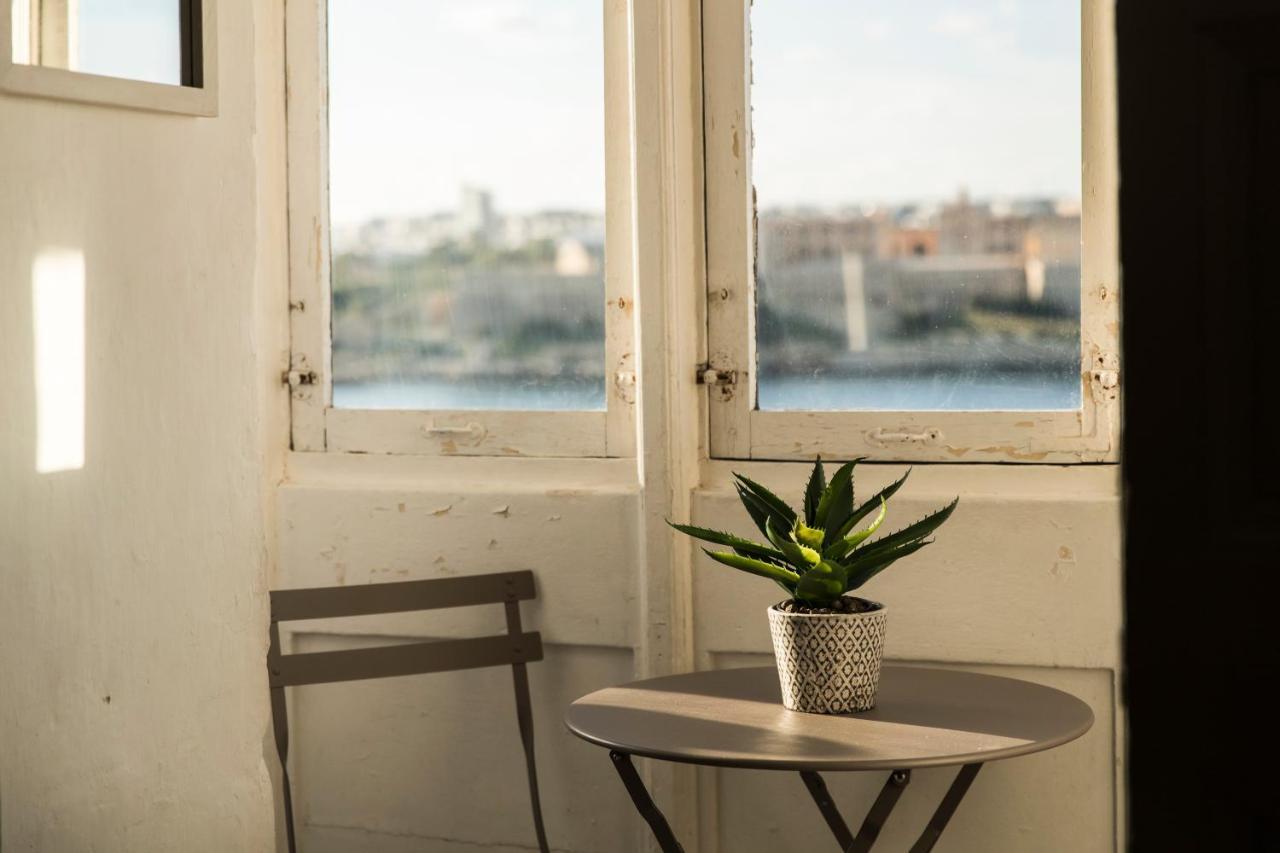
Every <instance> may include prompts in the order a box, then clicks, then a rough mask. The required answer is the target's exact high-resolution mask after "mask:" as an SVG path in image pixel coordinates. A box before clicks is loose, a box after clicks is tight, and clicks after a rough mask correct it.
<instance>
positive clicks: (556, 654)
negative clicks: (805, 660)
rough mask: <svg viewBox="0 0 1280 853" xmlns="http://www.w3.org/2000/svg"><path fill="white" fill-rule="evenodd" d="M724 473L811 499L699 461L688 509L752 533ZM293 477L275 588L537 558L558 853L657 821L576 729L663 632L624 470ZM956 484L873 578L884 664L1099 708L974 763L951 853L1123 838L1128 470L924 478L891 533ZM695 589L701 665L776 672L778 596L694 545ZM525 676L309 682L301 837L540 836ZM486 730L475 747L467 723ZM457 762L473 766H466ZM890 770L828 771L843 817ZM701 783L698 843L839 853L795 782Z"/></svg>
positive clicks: (499, 466)
mask: <svg viewBox="0 0 1280 853" xmlns="http://www.w3.org/2000/svg"><path fill="white" fill-rule="evenodd" d="M903 467H904V466H898V465H879V466H871V465H869V466H865V467H864V468H863V469H862V471H861V473H860V474H859V485H858V489H859V492H860V493H863V494H866V493H871V492H874V491H875V490H876V489H878V488H880V487H881V486H883V485H885V484H886V483H887V482H888V481H889V480H890V479H891V478H893V477H895V476H896V475H897V474H898V473H900V472H901V470H902V468H903ZM731 469H732V470H740V471H743V472H745V473H748V474H749V475H750V476H752V477H754V478H758V479H760V480H762V481H763V482H766V483H770V484H774V485H777V487H778V488H779V489H780V490H781V491H783V492H784V493H786V494H789V495H794V494H799V493H800V491H801V490H802V488H803V484H804V479H805V475H806V474H807V466H804V465H798V464H789V463H725V462H711V463H705V464H704V465H703V478H702V479H703V484H702V486H701V487H700V488H698V489H697V490H696V491H695V492H694V496H693V498H694V499H693V515H694V518H695V519H696V520H697V521H698V523H701V524H705V525H708V526H712V527H717V528H727V529H733V530H737V531H740V532H742V533H744V534H750V533H752V530H751V529H750V524H749V522H747V521H746V519H745V517H744V515H743V513H742V510H741V507H740V506H739V504H738V502H737V499H736V498H735V497H734V496H733V492H732V490H731V487H730V481H729V471H730V470H731ZM288 471H289V473H288V477H287V481H286V484H285V485H284V487H283V488H282V489H281V491H280V519H281V525H280V539H281V541H280V561H281V566H280V572H281V584H282V585H287V586H309V585H327V584H358V583H368V582H377V581H381V580H399V579H406V578H429V577H448V576H451V575H456V574H466V573H473V572H480V571H491V570H500V569H506V568H530V569H533V570H534V571H535V573H536V574H537V576H538V583H539V590H540V593H539V594H540V599H539V601H538V602H536V603H534V604H530V605H526V607H525V616H526V620H525V622H526V625H528V626H529V629H530V630H540V631H542V632H543V635H544V637H545V638H546V640H547V643H548V651H547V659H546V660H545V661H543V662H542V663H540V664H536V665H534V666H533V667H531V672H532V694H533V699H534V705H535V710H534V716H535V719H536V721H537V726H538V750H539V763H540V765H541V767H542V769H543V784H544V791H545V798H544V802H545V807H546V817H547V828H548V833H549V836H550V838H551V840H552V843H553V846H555V847H556V848H557V849H564V850H569V851H579V853H616V851H624V850H636V849H643V848H642V847H641V846H640V839H641V838H643V837H644V836H643V825H642V824H641V823H640V821H639V820H638V818H637V817H636V815H635V813H634V810H633V809H632V808H631V806H630V802H629V800H628V799H627V796H626V793H625V791H624V790H623V788H622V786H621V785H620V784H619V783H618V780H617V777H616V774H615V773H614V771H613V769H612V767H611V766H610V765H609V762H608V759H607V757H606V755H605V753H604V751H603V750H600V749H598V748H595V747H590V746H587V745H585V744H583V743H582V742H580V741H576V740H575V739H574V738H572V737H570V736H569V735H568V734H566V733H565V731H564V730H563V728H562V727H561V725H560V719H561V717H562V715H563V713H564V708H565V706H566V705H567V703H568V702H569V701H571V700H572V699H573V698H575V697H576V696H579V695H582V694H583V693H585V692H588V691H590V690H593V689H595V688H597V687H600V686H602V685H604V684H609V683H617V682H619V681H623V680H626V679H627V678H629V677H630V673H631V671H632V669H633V667H632V663H633V662H634V661H636V660H637V656H636V655H635V654H634V653H633V646H634V645H635V644H637V643H638V642H639V640H640V634H641V632H643V631H645V630H652V627H651V626H646V625H644V624H643V623H641V621H640V620H639V619H638V618H637V616H636V613H637V609H638V608H637V601H636V594H637V586H638V583H639V579H640V577H641V575H642V566H640V565H639V561H638V558H637V555H638V554H639V553H640V550H639V536H641V535H642V531H641V530H640V528H639V525H638V524H636V523H635V521H634V519H635V518H636V516H637V510H638V504H637V502H638V500H639V496H638V488H637V486H636V485H635V480H634V477H635V473H634V465H633V463H631V462H629V461H625V460H617V461H610V462H601V461H588V460H578V461H573V460H569V461H550V460H540V461H539V460H476V459H440V460H424V459H416V460H397V459H394V458H392V457H378V456H373V455H370V456H347V457H338V458H327V459H326V458H324V457H323V456H322V455H320V454H293V455H291V456H290V459H289V465H288ZM956 494H960V495H961V497H962V500H961V508H960V510H959V511H957V513H956V515H955V517H954V518H953V520H952V521H951V522H950V523H949V524H948V525H947V526H946V527H945V528H944V529H943V531H941V532H940V533H939V535H938V541H937V544H936V545H935V546H933V547H932V548H931V549H930V550H929V551H927V552H925V553H924V554H922V555H920V556H919V557H918V558H915V559H913V560H911V561H908V562H904V563H903V564H902V565H901V567H898V568H895V569H894V570H893V571H892V572H888V573H886V574H885V575H883V576H882V577H881V578H878V579H877V580H876V582H875V585H874V589H871V588H869V589H868V591H867V592H868V594H869V595H872V596H873V597H876V598H879V599H880V600H883V601H885V602H887V603H888V604H889V606H890V607H891V608H892V610H891V615H890V627H889V638H888V655H889V656H890V657H891V658H893V659H894V660H897V661H905V662H914V663H925V664H930V665H943V666H952V667H960V668H964V669H971V670H978V671H985V672H992V673H995V674H1002V675H1009V676H1013V677H1019V678H1026V679H1029V680H1032V681H1037V682H1041V683H1044V684H1049V685H1052V686H1055V687H1060V688H1062V689H1065V690H1068V691H1070V692H1072V693H1074V694H1075V695H1077V696H1079V697H1080V698H1081V699H1083V700H1084V701H1086V702H1088V703H1089V704H1090V706H1091V707H1092V708H1093V710H1094V714H1095V718H1096V724H1095V727H1094V729H1093V730H1092V731H1091V732H1089V734H1088V735H1087V736H1086V737H1084V738H1081V739H1080V740H1078V741H1076V742H1074V743H1072V744H1069V745H1067V746H1064V747H1062V748H1060V749H1057V750H1054V751H1052V752H1050V753H1046V754H1044V755H1041V756H1033V757H1028V758H1022V759H1015V760H1010V761H1007V762H1000V763H998V764H995V765H992V766H991V767H989V768H987V769H984V770H983V772H982V774H981V775H980V776H979V778H978V780H977V782H976V783H975V785H974V788H973V790H972V792H971V793H970V795H969V797H968V798H967V799H966V801H965V803H964V805H963V807H962V808H961V810H960V812H959V813H958V815H957V818H956V821H955V823H954V825H953V827H952V828H951V829H949V830H948V835H949V836H950V837H949V838H948V839H947V840H946V841H944V842H943V845H940V849H941V847H942V846H945V847H946V849H947V850H952V851H973V853H979V851H981V853H987V851H1010V853H1013V851H1018V853H1021V851H1025V850H1053V851H1073V853H1074V851H1090V852H1091V853H1105V851H1113V850H1117V849H1120V848H1119V846H1118V844H1117V837H1118V832H1119V831H1120V825H1121V822H1122V820H1123V810H1122V809H1121V808H1119V806H1118V796H1117V778H1118V773H1119V772H1120V761H1121V759H1122V756H1123V745H1122V736H1121V731H1122V716H1121V711H1120V709H1119V707H1118V706H1117V694H1116V690H1115V672H1116V671H1117V668H1118V665H1119V661H1120V624H1121V608H1120V552H1119V542H1120V516H1119V498H1118V482H1117V477H1116V469H1115V468H1114V467H1113V466H1076V467H1052V466H1013V465H1005V466H996V465H982V466H954V465H945V466H939V465H932V466H917V467H916V469H915V472H914V473H913V474H912V478H911V480H910V482H909V488H907V489H905V490H904V491H903V492H902V493H901V494H900V496H899V498H898V499H896V500H895V502H894V505H893V507H894V508H893V517H894V519H896V521H895V522H893V523H894V524H895V525H897V524H901V523H905V522H906V521H908V520H914V519H915V518H917V517H919V516H921V515H923V514H925V513H926V512H927V511H929V510H930V509H931V508H933V507H935V506H938V505H940V504H942V503H944V502H945V501H947V500H949V499H950V498H951V497H952V496H954V495H956ZM744 524H745V526H744ZM692 596H693V632H694V638H693V639H694V657H695V665H696V666H698V667H726V666H750V665H760V664H762V663H763V664H768V663H769V662H770V660H771V657H770V641H769V636H768V626H767V622H766V619H765V615H764V611H765V608H766V607H767V606H768V605H769V604H770V603H772V602H773V601H776V600H777V597H778V596H777V591H776V589H774V588H773V587H772V586H771V585H769V584H768V583H764V582H756V581H754V580H753V579H750V578H744V577H742V576H740V575H737V574H735V573H733V572H731V571H729V570H727V569H724V568H723V567H720V566H718V565H715V564H714V563H711V562H710V561H709V560H706V559H704V558H702V557H699V558H698V559H697V560H696V562H695V565H694V575H693V588H692ZM495 610H496V608H495ZM501 630H502V622H501V614H500V612H494V613H491V614H487V615H485V614H480V613H473V614H468V615H467V616H462V615H461V614H444V613H431V614H414V615H402V616H395V617H391V618H381V619H374V620H370V619H364V620H345V622H344V623H338V620H330V622H328V623H324V624H321V623H313V624H311V625H307V626H306V631H307V633H306V634H298V635H295V636H294V637H293V640H294V642H295V643H296V644H297V645H296V648H299V649H306V650H320V649H330V648H342V647H349V646H358V645H361V644H364V643H367V642H372V641H379V642H386V641H387V637H396V638H401V637H420V636H477V635H481V634H486V633H497V632H500V631H501ZM510 689H511V688H510V683H509V680H508V679H506V678H505V677H494V676H493V675H492V674H486V673H463V674H458V675H456V676H449V677H448V678H443V677H436V676H428V677H424V678H422V679H399V680H396V681H394V682H387V683H386V684H376V685H375V684H372V683H371V684H368V685H335V686H333V687H331V688H330V687H325V688H305V689H304V690H300V691H294V695H293V698H292V699H291V701H292V702H293V705H292V707H293V710H294V721H295V727H294V739H293V749H294V757H295V760H296V763H295V770H296V777H295V781H296V784H297V789H296V790H297V791H298V802H299V803H300V814H301V820H302V824H303V830H302V832H303V837H304V838H305V839H306V840H307V841H308V842H309V844H310V846H311V847H314V848H315V849H318V850H333V851H339V850H350V849H360V850H367V851H378V853H405V851H410V850H432V851H441V853H455V851H457V853H461V851H464V850H473V849H479V848H484V849H494V850H498V851H502V853H515V851H517V850H520V849H527V845H529V844H530V843H531V841H532V838H533V836H532V830H531V827H530V824H529V820H528V817H527V814H526V808H527V807H526V799H525V794H524V788H523V780H522V779H521V778H520V776H519V773H518V762H519V753H518V747H517V746H516V740H515V724H514V712H513V707H512V703H511V697H510ZM468 720H470V721H473V722H467V721H468ZM481 720H483V721H484V725H485V726H486V727H487V732H488V734H487V736H485V737H478V736H476V734H475V732H474V731H473V730H472V727H473V725H478V724H479V721H481ZM463 755H465V756H466V759H465V763H466V764H467V765H468V770H467V772H466V773H465V774H462V775H457V774H451V772H450V768H452V767H457V766H458V765H459V762H460V761H463V760H464V759H462V758H461V756H463ZM952 772H953V771H949V770H929V771H922V772H921V773H919V774H917V775H916V778H915V781H913V783H912V787H911V790H910V791H909V792H908V794H907V795H906V796H905V797H904V799H903V804H902V805H901V806H900V808H899V811H898V812H897V813H895V815H894V818H893V820H892V822H891V823H890V826H889V827H888V828H887V829H886V833H887V834H888V835H889V836H892V838H891V839H888V840H887V841H886V849H906V847H908V846H910V842H911V841H914V836H915V834H918V832H919V831H920V830H921V829H922V828H923V826H924V824H925V823H927V821H928V816H929V813H930V811H931V810H932V808H933V807H934V806H935V805H936V804H937V803H938V802H939V801H940V799H941V797H942V794H943V792H944V791H945V789H946V786H947V785H948V784H949V782H950V779H951V776H952ZM882 781H883V780H882V779H881V778H878V777H876V778H873V775H870V774H869V775H866V776H859V775H856V774H852V775H842V774H831V778H830V780H829V782H830V785H831V788H832V790H833V792H835V795H836V796H837V798H838V799H839V802H840V804H841V806H842V808H844V810H845V813H846V816H848V817H849V819H850V820H856V819H860V816H861V815H862V814H863V812H864V811H865V809H866V808H867V806H868V805H869V804H870V801H871V800H872V799H874V797H875V794H876V792H877V791H878V787H879V785H880V784H881V783H882ZM353 782H354V783H355V784H353ZM697 793H698V799H699V803H698V805H699V807H698V826H697V831H698V836H699V841H698V844H697V846H695V845H694V844H693V843H692V841H693V840H692V839H691V838H690V837H689V836H688V834H686V837H685V839H684V841H685V844H686V849H689V850H691V851H692V850H695V849H696V850H701V851H702V853H717V851H723V852H724V853H727V851H733V852H734V853H757V851H758V853H767V851H776V850H788V849H791V850H810V849H815V850H816V849H822V848H823V846H824V845H829V844H830V840H829V836H826V835H825V834H824V833H825V832H826V830H825V827H824V826H822V825H821V823H820V821H819V820H818V816H817V812H816V810H815V809H814V806H813V803H812V802H810V801H809V799H808V796H807V794H806V793H805V790H804V787H803V786H802V785H801V784H800V782H799V780H798V779H796V778H795V777H794V776H792V775H788V774H776V773H766V772H749V771H723V772H715V771H710V770H707V771H700V772H699V776H698V792H697Z"/></svg>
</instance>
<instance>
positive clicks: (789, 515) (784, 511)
mask: <svg viewBox="0 0 1280 853" xmlns="http://www.w3.org/2000/svg"><path fill="white" fill-rule="evenodd" d="M733 476H734V477H736V478H737V479H738V482H739V483H740V484H741V485H742V486H743V487H744V488H745V489H747V491H749V492H751V493H752V494H754V495H755V496H756V497H757V498H759V499H760V500H762V501H764V502H765V503H766V504H768V505H769V506H770V507H771V508H772V509H773V512H774V514H775V515H781V516H782V517H783V518H785V519H786V520H787V525H790V524H791V522H793V521H795V518H796V511H795V510H794V509H792V508H791V506H790V505H789V504H788V503H787V502H786V501H784V500H783V499H782V498H780V497H778V496H777V495H775V494H774V493H773V492H771V491H769V490H768V489H766V488H765V487H764V486H762V485H760V484H759V483H757V482H756V481H755V480H752V479H751V478H750V477H744V476H743V475H742V474H737V473H735V474H734V475H733Z"/></svg>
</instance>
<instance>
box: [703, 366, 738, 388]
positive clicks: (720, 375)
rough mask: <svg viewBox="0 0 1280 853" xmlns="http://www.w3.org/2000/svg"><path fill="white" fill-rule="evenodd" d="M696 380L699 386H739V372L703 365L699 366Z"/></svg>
mask: <svg viewBox="0 0 1280 853" xmlns="http://www.w3.org/2000/svg"><path fill="white" fill-rule="evenodd" d="M695 379H696V381H697V383H698V384H699V385H737V384H738V371H736V370H728V369H725V368H720V367H712V366H711V365H710V363H703V364H699V365H698V370H697V374H696V377H695Z"/></svg>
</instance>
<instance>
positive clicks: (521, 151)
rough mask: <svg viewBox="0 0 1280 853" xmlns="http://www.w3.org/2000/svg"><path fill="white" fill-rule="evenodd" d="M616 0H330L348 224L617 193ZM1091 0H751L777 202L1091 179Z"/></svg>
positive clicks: (338, 208) (1006, 192)
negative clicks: (1083, 136)
mask: <svg viewBox="0 0 1280 853" xmlns="http://www.w3.org/2000/svg"><path fill="white" fill-rule="evenodd" d="M601 9H602V2H601V0H486V2H484V3H478V2H475V0H431V2H424V0H376V2H373V1H372V0H330V13H329V14H330V74H331V79H330V159H331V162H332V164H333V168H332V174H331V181H330V192H331V206H332V211H333V217H334V222H335V223H337V224H344V223H351V222H358V221H362V220H364V219H366V218H369V217H371V216H375V215H411V214H416V213H423V212H429V211H434V210H441V209H446V208H452V207H453V206H454V205H455V204H456V199H457V197H458V191H459V188H460V186H461V185H462V184H466V183H469V184H475V185H478V186H483V187H486V188H489V189H491V190H493V192H494V194H495V201H496V203H497V205H498V207H499V208H500V209H503V210H526V211H527V210H536V209H541V208H548V207H571V208H579V209H594V210H599V209H601V208H602V207H603V181H604V178H603V175H604V165H603V133H604V131H603V103H602V91H603V86H604V83H603V70H602V37H601V32H602V28H603V23H602V17H601V16H602V12H601ZM1079 15H1080V12H1079V0H964V1H963V2H961V0H755V2H754V8H753V13H752V19H753V20H752V23H753V46H754V69H753V72H754V80H755V83H754V87H753V103H754V107H755V119H754V120H755V122H756V132H757V143H756V159H755V172H756V174H755V178H756V183H757V186H758V187H759V189H760V202H761V204H762V205H763V206H766V207H768V206H771V205H775V204H782V205H793V204H816V205H840V204H848V203H868V202H902V201H911V200H928V199H937V198H942V197H948V196H951V195H953V194H954V193H955V191H956V190H957V189H958V188H959V187H960V186H966V187H967V188H968V189H969V190H970V191H971V192H972V193H973V194H974V195H978V196H993V195H994V196H1015V195H1043V194H1047V195H1055V196H1067V197H1073V198H1074V197H1079V193H1080V178H1079V176H1080V128H1079V121H1080V82H1079V81H1080V30H1079Z"/></svg>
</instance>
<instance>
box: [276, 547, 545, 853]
mask: <svg viewBox="0 0 1280 853" xmlns="http://www.w3.org/2000/svg"><path fill="white" fill-rule="evenodd" d="M535 597H536V593H535V592H534V588H533V573H532V572H527V571H525V572H502V573H498V574H488V575H474V576H472V577H462V578H445V579H442V580H426V581H406V582H403V583H386V584H370V585H368V586H351V587H326V588H315V589H288V590H274V591H272V593H271V646H270V648H269V649H268V651H267V682H268V684H269V685H270V688H271V720H272V726H273V728H274V729H275V736H276V751H277V752H278V753H279V755H280V768H281V771H282V774H283V775H282V778H283V782H284V817H285V832H286V833H287V835H288V840H289V853H296V851H297V842H296V841H295V838H294V826H293V794H292V792H291V791H290V787H289V765H288V755H289V714H288V708H287V706H286V705H285V695H284V689H285V688H286V687H294V686H297V685H302V684H331V683H334V682H339V681H358V680H361V679H367V678H390V677H393V676H398V675H419V674H422V673H427V672H449V671H452V670H459V669H476V668H479V667H485V666H504V665H506V664H510V665H511V672H512V675H513V677H514V679H515V689H516V719H517V722H518V723H519V726H520V740H521V741H522V743H523V744H524V756H525V764H526V767H527V770H528V774H529V799H530V800H531V802H532V805H533V825H534V829H535V830H536V832H537V835H538V849H539V850H541V851H542V853H548V851H549V848H548V847H547V836H546V832H545V831H544V829H543V826H542V804H541V802H540V800H539V797H538V768H537V765H536V764H535V762H534V755H533V709H532V706H531V704H530V702H529V674H528V671H527V670H526V668H525V664H526V663H529V662H530V661H539V660H542V636H541V635H540V634H538V633H537V632H533V633H524V632H523V630H522V629H521V627H520V604H519V602H520V601H522V600H526V599H533V598H535ZM498 603H501V604H504V605H505V606H506V612H507V633H506V634H504V635H499V636H496V637H477V638H474V639H466V640H439V641H434V642H424V643H410V644H407V645H399V646H385V647H382V648H373V649H350V650H345V651H336V652H312V653H308V654H291V655H283V654H281V653H280V627H279V625H280V623H281V622H292V621H295V620H302V619H332V618H335V617H342V616H370V615H374V614H378V613H403V612H406V611H410V610H434V609H437V608H442V607H465V606H469V605H476V604H498Z"/></svg>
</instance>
